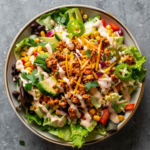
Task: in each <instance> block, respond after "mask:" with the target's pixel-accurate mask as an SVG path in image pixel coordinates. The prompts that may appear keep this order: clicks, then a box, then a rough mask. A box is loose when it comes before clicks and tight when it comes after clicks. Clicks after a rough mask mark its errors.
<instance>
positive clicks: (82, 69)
mask: <svg viewBox="0 0 150 150" xmlns="http://www.w3.org/2000/svg"><path fill="white" fill-rule="evenodd" d="M89 61H90V59H89V60H87V61H86V62H85V64H84V65H83V66H82V67H81V70H83V68H84V67H85V66H86V65H87V64H88V62H89Z"/></svg>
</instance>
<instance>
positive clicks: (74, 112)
mask: <svg viewBox="0 0 150 150" xmlns="http://www.w3.org/2000/svg"><path fill="white" fill-rule="evenodd" d="M68 113H69V116H70V117H71V118H74V119H75V118H77V116H76V110H75V109H73V108H69V109H68Z"/></svg>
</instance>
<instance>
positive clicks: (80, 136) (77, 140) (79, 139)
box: [70, 124, 88, 148]
mask: <svg viewBox="0 0 150 150" xmlns="http://www.w3.org/2000/svg"><path fill="white" fill-rule="evenodd" d="M70 128H71V132H72V140H73V146H72V147H75V146H78V148H80V147H82V145H83V143H85V139H84V138H85V137H86V136H87V135H88V131H87V130H86V129H85V128H84V127H83V126H81V125H80V124H73V125H71V126H70Z"/></svg>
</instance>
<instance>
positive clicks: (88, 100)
mask: <svg viewBox="0 0 150 150" xmlns="http://www.w3.org/2000/svg"><path fill="white" fill-rule="evenodd" d="M90 97H91V96H90V94H84V95H82V98H83V99H86V101H87V102H90V101H91V98H90Z"/></svg>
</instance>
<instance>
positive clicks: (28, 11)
mask: <svg viewBox="0 0 150 150" xmlns="http://www.w3.org/2000/svg"><path fill="white" fill-rule="evenodd" d="M66 4H86V5H90V6H96V7H98V8H101V9H104V10H106V11H108V12H110V13H111V14H113V15H115V16H116V17H117V18H119V19H120V20H121V21H122V22H123V23H124V24H125V25H126V26H127V27H128V28H129V30H130V31H131V32H132V34H133V36H134V37H135V39H136V40H137V42H138V44H139V46H140V49H141V51H142V53H143V55H146V56H147V58H148V60H147V63H146V65H145V66H146V68H147V70H148V74H147V77H146V85H145V91H144V94H143V98H142V101H141V103H140V105H139V108H138V109H137V111H136V113H135V114H134V116H133V118H132V119H131V120H130V121H129V123H128V124H127V125H126V126H125V127H124V128H123V129H121V130H120V131H119V132H118V133H117V134H115V135H114V136H112V137H110V138H109V139H107V140H105V141H102V142H100V143H97V144H94V145H91V146H84V147H83V148H82V149H86V150H91V149H94V150H120V149H121V150H149V149H150V99H149V96H150V77H149V73H150V69H149V68H150V67H149V65H150V60H149V59H150V8H149V5H150V1H149V0H34V1H33V0H0V52H1V54H0V150H60V149H61V150H64V149H67V150H68V149H72V148H70V147H65V146H59V145H56V144H52V143H49V142H47V141H45V140H43V139H41V138H39V137H38V136H36V135H34V134H33V133H32V132H31V131H29V130H28V129H27V128H26V127H25V126H24V125H23V124H22V123H21V121H20V120H19V119H18V118H17V116H16V115H15V113H14V112H13V109H12V108H11V106H10V104H9V101H8V98H7V95H6V92H5V87H4V79H3V72H4V63H5V58H6V55H7V52H8V49H9V46H10V44H11V42H12V41H13V39H14V37H15V36H16V34H17V32H18V31H19V30H20V29H21V28H22V27H23V26H24V25H25V24H26V23H27V22H28V21H29V20H30V19H32V18H33V17H35V16H36V15H38V14H39V13H41V12H43V11H45V10H47V9H50V8H52V7H56V6H60V5H66ZM20 140H24V141H25V146H20V145H19V141H20Z"/></svg>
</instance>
